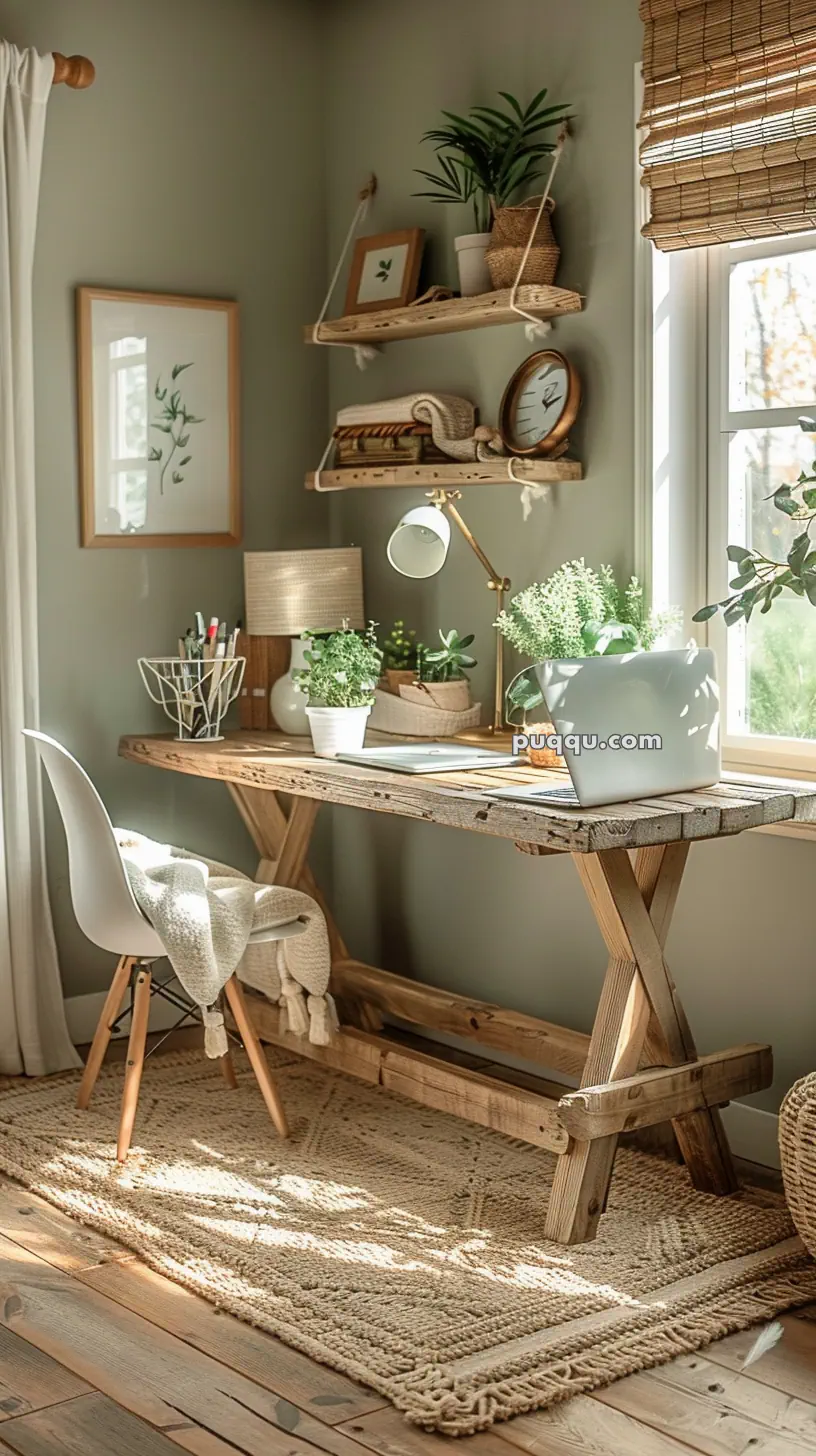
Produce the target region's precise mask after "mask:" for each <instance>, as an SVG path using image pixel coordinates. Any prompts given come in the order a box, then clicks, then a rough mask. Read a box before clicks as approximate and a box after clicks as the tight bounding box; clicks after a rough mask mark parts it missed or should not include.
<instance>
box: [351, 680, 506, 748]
mask: <svg viewBox="0 0 816 1456" xmlns="http://www.w3.org/2000/svg"><path fill="white" fill-rule="evenodd" d="M481 721H482V708H481V704H480V703H474V704H473V706H472V707H470V708H466V709H465V711H464V712H462V713H451V712H448V710H447V709H444V708H433V707H424V706H422V707H421V706H420V705H419V703H409V702H406V700H405V698H397V697H395V696H394V694H393V693H384V692H382V690H381V689H380V688H378V689H377V691H376V692H375V694H374V707H373V708H372V710H371V717H370V719H369V727H371V728H376V729H378V730H379V732H380V733H398V734H399V735H400V736H401V737H409V738H453V736H454V734H456V733H463V732H464V731H465V729H466V728H478V726H479V724H480V722H481Z"/></svg>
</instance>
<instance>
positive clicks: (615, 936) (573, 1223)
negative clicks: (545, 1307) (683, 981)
mask: <svg viewBox="0 0 816 1456" xmlns="http://www.w3.org/2000/svg"><path fill="white" fill-rule="evenodd" d="M687 856H688V844H682V843H681V844H669V845H660V846H657V847H655V848H649V849H642V850H638V851H637V853H636V855H635V859H634V865H633V863H632V861H631V860H630V858H629V855H628V853H627V852H626V850H623V849H610V850H602V851H601V852H600V853H598V854H590V855H580V854H576V855H573V859H574V860H575V864H576V867H577V869H578V873H579V875H580V876H581V880H582V883H583V885H584V889H585V890H586V893H587V898H588V899H589V902H590V905H591V906H592V909H593V912H594V915H595V918H596V920H597V922H598V925H599V927H600V930H601V934H602V935H603V938H604V941H605V943H606V947H607V949H608V951H609V955H610V960H609V965H608V967H607V972H606V977H605V980H604V984H603V989H602V991H601V998H600V1002H599V1005H598V1011H597V1015H596V1017H595V1025H594V1027H593V1031H592V1038H591V1041H590V1048H589V1056H588V1058H587V1063H586V1067H585V1069H584V1074H583V1077H582V1079H581V1086H582V1087H594V1086H597V1085H598V1084H602V1083H609V1082H617V1081H619V1080H620V1079H621V1078H623V1077H630V1076H632V1075H633V1074H634V1073H635V1072H636V1071H637V1070H638V1068H639V1066H640V1065H641V1064H642V1062H643V1061H644V1060H645V1061H647V1062H648V1063H649V1064H653V1063H657V1064H658V1065H661V1066H679V1065H681V1064H682V1063H684V1062H690V1061H694V1060H695V1059H696V1056H697V1052H696V1048H695V1045H694V1039H693V1037H692V1034H691V1029H690V1027H689V1024H688V1021H687V1019H686V1014H685V1012H684V1010H683V1006H682V1003H681V1001H680V998H679V996H678V994H677V988H676V986H675V985H674V982H673V981H672V978H671V975H670V974H669V970H668V967H667V965H666V962H665V960H664V958H663V946H664V945H665V942H666V937H667V935H668V932H669V926H670V924H671V917H672V914H673V911H674V906H675V902H676V900H677V892H678V890H679V888H680V882H681V879H682V876H683V870H684V868H685V863H686V859H687ZM647 1038H648V1042H647ZM647 1047H648V1050H647ZM673 1126H674V1131H675V1134H676V1136H677V1140H678V1143H679V1144H680V1149H681V1152H682V1154H683V1157H684V1158H685V1161H686V1164H687V1166H688V1169H689V1173H690V1175H691V1178H692V1180H693V1182H694V1185H695V1187H696V1188H699V1189H701V1190H703V1191H705V1192H709V1193H720V1194H723V1193H731V1192H733V1191H734V1190H735V1188H736V1187H737V1181H736V1176H735V1173H734V1168H733V1164H732V1162H731V1155H730V1152H729V1148H728V1143H727V1141H726V1138H725V1133H724V1130H723V1126H722V1122H721V1119H720V1114H719V1112H718V1111H717V1110H716V1108H715V1109H708V1108H705V1109H701V1110H699V1111H695V1112H691V1113H686V1114H684V1115H683V1116H681V1117H678V1118H676V1119H675V1120H674V1123H673ZM616 1146H617V1134H616V1133H615V1134H611V1135H608V1136H605V1137H599V1138H596V1139H594V1140H593V1141H592V1142H580V1141H577V1140H576V1141H574V1142H573V1143H572V1145H571V1147H570V1149H569V1151H568V1153H567V1154H565V1155H564V1156H563V1157H561V1158H559V1160H558V1165H557V1170H556V1174H555V1181H554V1184H553V1191H552V1198H551V1201H550V1207H549V1210H548V1214H547V1223H546V1235H547V1237H548V1238H550V1239H554V1240H557V1241H558V1242H559V1243H569V1244H573V1243H581V1242H583V1241H584V1240H586V1239H591V1238H593V1237H594V1235H595V1231H596V1229H597V1224H598V1219H599V1218H600V1215H601V1213H602V1212H603V1210H604V1205H605V1203H606V1197H607V1193H608V1190H609V1183H610V1179H611V1176H612V1164H613V1161H614V1157H615V1149H616Z"/></svg>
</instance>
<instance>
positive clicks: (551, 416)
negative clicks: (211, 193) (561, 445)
mask: <svg viewBox="0 0 816 1456" xmlns="http://www.w3.org/2000/svg"><path fill="white" fill-rule="evenodd" d="M569 385H570V380H569V371H568V369H567V366H566V363H565V362H562V361H560V360H558V359H553V358H549V359H542V360H541V362H540V363H539V364H538V366H537V367H536V368H535V369H534V370H533V371H532V372H531V373H530V374H529V376H528V377H527V380H526V381H525V382H524V383H523V384H522V385H521V387H520V388H519V390H518V392H517V394H516V398H515V402H514V404H513V407H512V410H511V416H510V422H509V423H510V426H511V430H512V434H513V443H514V445H515V447H516V449H519V450H534V449H535V447H536V445H539V444H540V443H541V441H542V440H545V439H546V438H547V436H548V435H549V434H550V433H551V431H552V430H554V429H555V426H556V425H557V424H558V421H559V420H560V418H561V415H562V414H563V412H564V406H565V404H566V402H567V395H568V393H569Z"/></svg>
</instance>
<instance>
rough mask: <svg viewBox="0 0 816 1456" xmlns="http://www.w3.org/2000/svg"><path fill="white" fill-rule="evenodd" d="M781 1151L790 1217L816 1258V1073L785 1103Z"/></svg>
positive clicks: (796, 1085) (795, 1087)
mask: <svg viewBox="0 0 816 1456" xmlns="http://www.w3.org/2000/svg"><path fill="white" fill-rule="evenodd" d="M779 1151H780V1154H781V1161H782V1178H783V1181H784V1184H785V1196H786V1197H787V1200H788V1207H789V1209H790V1213H791V1218H792V1219H793V1221H794V1223H795V1224H796V1228H797V1230H798V1232H799V1237H800V1238H801V1240H802V1242H803V1244H805V1246H806V1248H807V1250H808V1252H809V1253H810V1254H812V1255H813V1256H814V1258H816V1072H811V1073H810V1075H809V1076H807V1077H803V1078H802V1079H801V1081H799V1082H795V1083H794V1085H793V1086H792V1087H791V1090H790V1092H789V1093H788V1095H787V1097H786V1098H785V1100H784V1102H783V1103H782V1107H781V1108H780V1112H779Z"/></svg>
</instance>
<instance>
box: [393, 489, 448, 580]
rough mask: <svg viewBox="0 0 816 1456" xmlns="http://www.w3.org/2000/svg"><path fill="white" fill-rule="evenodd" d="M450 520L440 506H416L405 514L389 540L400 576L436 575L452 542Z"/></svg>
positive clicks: (395, 566)
mask: <svg viewBox="0 0 816 1456" xmlns="http://www.w3.org/2000/svg"><path fill="white" fill-rule="evenodd" d="M450 537H451V528H450V521H449V520H448V517H447V516H446V515H445V514H444V512H443V511H439V510H437V508H436V506H415V507H414V509H413V510H412V511H408V512H407V514H406V515H404V516H403V518H402V520H401V521H400V523H399V525H398V526H397V529H396V531H394V533H393V535H392V537H391V540H390V541H389V542H388V560H389V561H390V562H391V565H392V566H393V568H394V570H395V571H398V572H399V573H400V576H410V577H412V578H413V579H414V580H415V581H419V580H421V579H422V578H423V577H426V576H436V573H437V572H438V571H441V570H442V567H443V566H444V565H445V558H446V557H447V554H448V547H449V546H450Z"/></svg>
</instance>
